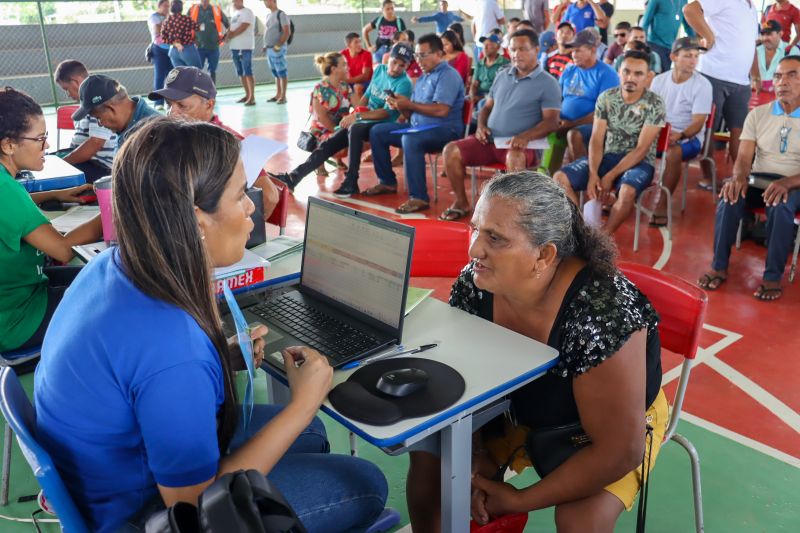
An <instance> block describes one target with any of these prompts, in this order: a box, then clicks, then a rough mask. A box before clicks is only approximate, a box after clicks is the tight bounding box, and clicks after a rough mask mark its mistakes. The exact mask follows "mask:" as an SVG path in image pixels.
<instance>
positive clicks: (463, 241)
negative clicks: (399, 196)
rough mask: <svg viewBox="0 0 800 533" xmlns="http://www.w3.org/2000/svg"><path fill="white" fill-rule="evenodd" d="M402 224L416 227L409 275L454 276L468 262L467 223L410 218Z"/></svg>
mask: <svg viewBox="0 0 800 533" xmlns="http://www.w3.org/2000/svg"><path fill="white" fill-rule="evenodd" d="M402 222H403V224H407V225H409V226H413V227H414V228H416V233H415V235H414V251H413V253H412V256H411V275H412V276H420V277H443V278H444V277H453V278H455V277H456V276H458V274H459V273H460V272H461V269H463V268H464V266H465V265H466V264H467V263H469V235H470V230H469V227H468V226H466V225H465V224H462V223H460V222H446V221H441V220H429V219H411V220H403V221H402Z"/></svg>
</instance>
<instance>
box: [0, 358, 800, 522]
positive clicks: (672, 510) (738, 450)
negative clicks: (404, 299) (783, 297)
mask: <svg viewBox="0 0 800 533" xmlns="http://www.w3.org/2000/svg"><path fill="white" fill-rule="evenodd" d="M259 372H261V371H259ZM22 382H23V385H24V386H25V389H26V390H27V391H29V392H31V391H32V388H33V375H32V374H28V375H26V376H23V378H22ZM257 383H258V385H257V389H256V398H257V400H259V401H264V398H265V397H266V385H265V381H264V380H263V379H259V380H258V381H257ZM322 418H323V420H324V422H325V425H326V427H327V428H328V432H329V439H330V441H331V445H332V448H333V452H334V453H349V440H348V434H347V431H346V430H345V429H344V428H343V427H342V426H340V425H338V424H337V423H336V422H334V421H333V420H331V419H330V418H328V417H327V416H325V415H322ZM4 423H5V421H4V420H3V421H2V423H0V427H3V426H4ZM679 432H680V433H682V434H683V435H685V436H686V437H688V438H689V439H690V440H691V441H692V442H694V444H695V445H696V446H697V449H698V451H699V453H700V457H701V460H702V476H703V497H704V499H703V501H704V510H705V522H706V530H707V531H709V532H712V533H713V532H770V533H772V532H780V531H798V527H799V526H800V504H799V503H800V497H798V491H797V488H798V487H800V470H798V469H796V468H793V467H791V466H788V465H786V464H785V463H782V462H780V461H778V460H776V459H772V458H771V457H768V456H766V455H763V454H761V453H759V452H756V451H753V450H751V449H749V448H746V447H744V446H741V445H739V444H737V443H735V442H732V441H730V440H728V439H726V438H724V437H720V436H718V435H716V434H714V433H711V432H709V431H706V430H704V429H701V428H698V427H697V426H694V425H692V424H688V423H686V422H682V423H681V425H680V426H679ZM358 450H359V455H360V456H361V457H364V458H366V459H368V460H370V461H373V462H375V463H376V464H378V465H379V466H380V467H381V470H383V472H384V473H385V474H386V478H387V479H388V481H389V502H388V504H387V505H388V506H391V507H394V508H396V509H398V510H400V512H401V514H402V515H403V521H402V524H407V523H408V513H407V511H406V506H405V474H406V469H407V466H408V461H407V458H406V457H404V456H401V457H389V456H387V455H385V454H383V453H382V452H381V451H380V450H378V449H376V448H373V447H372V446H370V445H368V444H366V443H364V442H363V441H360V442H359V446H358ZM651 480H652V485H651V490H650V504H649V507H648V513H647V526H648V527H647V530H648V531H649V532H652V533H659V532H664V533H667V532H669V533H673V532H684V531H686V532H688V531H692V530H693V525H694V518H693V511H692V499H691V477H690V473H689V462H688V456H687V455H686V453H685V452H684V451H683V449H682V448H681V447H680V446H678V445H677V444H675V443H670V444H668V445H666V446H665V447H664V448H663V449H662V452H661V455H660V456H659V458H658V463H657V465H656V468H655V470H654V472H653V477H652V478H651ZM534 481H536V474H535V473H534V472H533V471H532V470H531V469H529V470H527V471H526V472H524V473H523V474H522V475H520V476H518V477H516V478H515V479H514V480H513V481H512V482H513V483H514V485H516V486H525V485H527V484H530V483H532V482H534ZM37 492H38V485H37V483H36V480H35V479H34V478H33V475H32V474H31V471H30V469H29V468H28V465H27V463H26V462H25V460H24V459H23V457H22V454H21V453H20V451H19V448H18V447H17V445H16V441H14V454H13V461H12V468H11V490H10V499H11V503H10V504H9V505H8V506H7V507H5V508H0V515H2V516H3V518H5V517H14V518H23V519H24V518H29V517H30V514H31V512H33V511H34V510H36V509H37V506H36V503H35V502H26V503H17V499H18V498H19V497H21V496H27V495H31V494H35V493H37ZM634 525H635V515H634V513H625V515H624V516H623V517H622V519H621V520H620V522H619V527H617V531H620V532H623V531H624V532H629V531H633V529H634ZM554 529H555V528H554V526H553V512H552V510H544V511H539V512H535V513H532V514H531V518H530V520H529V523H528V527H527V528H526V529H525V531H526V532H547V531H554ZM31 530H32V526H31V524H29V523H15V522H11V521H6V520H3V519H0V531H2V532H3V533H16V532H20V533H21V532H25V533H28V532H30V531H31ZM42 531H43V532H57V531H59V529H58V526H57V525H56V524H43V525H42Z"/></svg>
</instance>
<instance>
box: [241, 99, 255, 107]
mask: <svg viewBox="0 0 800 533" xmlns="http://www.w3.org/2000/svg"><path fill="white" fill-rule="evenodd" d="M244 105H246V106H251V105H256V101H255V100H250V101H249V102H245V103H244Z"/></svg>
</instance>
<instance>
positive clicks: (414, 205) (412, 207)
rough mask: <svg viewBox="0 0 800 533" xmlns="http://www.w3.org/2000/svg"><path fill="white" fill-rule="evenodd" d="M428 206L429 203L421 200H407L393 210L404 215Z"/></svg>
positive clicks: (428, 207)
mask: <svg viewBox="0 0 800 533" xmlns="http://www.w3.org/2000/svg"><path fill="white" fill-rule="evenodd" d="M430 208H431V204H429V203H428V202H423V201H422V200H409V201H407V202H405V203H403V204H400V205H399V206H398V207H397V209H395V210H394V212H395V213H400V214H401V215H405V214H408V213H416V212H417V211H424V210H426V209H430Z"/></svg>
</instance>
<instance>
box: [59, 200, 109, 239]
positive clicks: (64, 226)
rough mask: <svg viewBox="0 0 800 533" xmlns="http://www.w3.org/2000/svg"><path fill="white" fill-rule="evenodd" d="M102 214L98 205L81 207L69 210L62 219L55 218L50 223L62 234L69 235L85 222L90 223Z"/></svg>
mask: <svg viewBox="0 0 800 533" xmlns="http://www.w3.org/2000/svg"><path fill="white" fill-rule="evenodd" d="M99 214H100V208H99V207H97V206H96V205H79V206H75V207H72V208H70V209H68V210H67V212H66V213H64V214H63V215H61V216H60V217H56V218H54V219H53V220H52V221H51V222H50V223H51V224H52V225H53V227H54V228H55V229H56V231H60V232H61V233H69V232H70V231H72V230H74V229H75V228H77V227H78V226H80V225H81V224H83V223H84V222H88V221H90V220H91V219H93V218H94V217H96V216H97V215H99Z"/></svg>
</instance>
